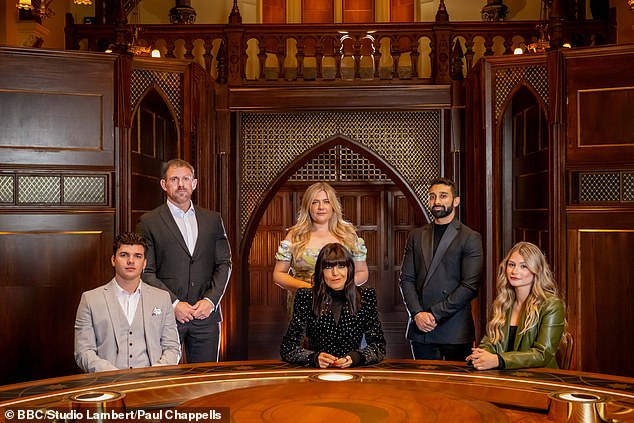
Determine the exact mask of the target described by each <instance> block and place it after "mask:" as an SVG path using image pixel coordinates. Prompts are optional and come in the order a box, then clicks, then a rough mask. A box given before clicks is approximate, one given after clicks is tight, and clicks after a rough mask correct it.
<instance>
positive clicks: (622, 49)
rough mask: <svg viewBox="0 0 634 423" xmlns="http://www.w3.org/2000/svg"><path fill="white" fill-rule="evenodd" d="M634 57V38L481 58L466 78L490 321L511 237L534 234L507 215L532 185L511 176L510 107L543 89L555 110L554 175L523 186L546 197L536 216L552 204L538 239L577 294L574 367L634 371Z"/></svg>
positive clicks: (542, 101) (473, 213)
mask: <svg viewBox="0 0 634 423" xmlns="http://www.w3.org/2000/svg"><path fill="white" fill-rule="evenodd" d="M633 61H634V46H631V45H630V46H619V47H604V48H588V49H578V50H574V49H573V50H567V49H563V50H560V51H558V52H551V53H549V54H548V55H547V56H546V55H531V56H526V55H525V56H520V57H514V58H510V59H507V58H485V59H484V60H482V61H480V62H479V63H478V65H477V66H476V67H475V68H474V72H472V73H471V74H470V76H469V77H468V78H467V80H466V82H465V84H466V89H467V90H466V92H467V95H466V98H467V104H468V105H469V107H468V108H467V115H466V124H467V128H469V127H471V128H473V130H472V131H467V132H466V146H465V156H466V157H465V158H466V160H465V167H464V172H463V174H465V175H467V176H466V177H465V186H466V187H467V191H468V192H470V193H471V194H472V199H473V200H474V201H475V202H476V203H478V204H481V206H480V207H471V208H469V209H468V211H467V213H466V214H467V216H466V219H467V220H468V221H469V222H472V223H473V224H474V225H476V229H478V230H480V232H481V233H482V234H483V236H484V239H485V255H486V263H485V266H486V272H485V284H484V288H483V292H482V293H481V300H482V301H484V302H485V303H486V304H488V305H489V306H488V307H487V310H486V312H484V310H483V313H481V315H480V316H479V318H480V320H481V321H482V322H485V321H486V318H487V315H488V312H489V308H490V304H491V302H492V299H493V298H494V296H495V284H494V280H495V273H496V266H497V263H498V262H499V260H501V258H502V257H503V256H504V254H505V253H506V250H507V249H508V244H509V239H511V238H512V242H516V241H518V240H520V239H522V235H521V233H522V231H519V232H518V231H516V230H515V229H516V227H517V223H518V221H517V220H516V218H515V215H513V216H508V215H507V214H506V211H507V210H513V209H514V208H515V206H516V205H517V204H518V203H519V201H518V198H516V196H517V195H520V193H519V192H516V187H515V184H510V183H509V182H510V181H509V172H508V167H509V166H511V167H513V164H512V163H513V161H512V160H510V159H509V157H507V156H505V155H504V151H505V149H508V148H509V147H508V146H509V144H511V143H513V142H514V141H516V138H517V136H516V135H517V134H514V133H513V131H512V130H509V129H508V127H507V125H506V124H505V116H508V115H509V110H510V109H511V111H512V112H513V113H514V112H515V110H512V109H513V108H514V107H515V104H514V98H515V97H517V96H518V95H519V94H518V93H523V94H521V95H525V93H526V91H527V90H528V91H529V92H530V93H532V96H533V97H534V103H535V107H540V108H542V109H544V110H546V111H547V116H548V134H549V135H548V144H549V145H548V171H547V177H546V178H547V184H546V188H544V189H534V190H532V192H525V193H524V194H522V195H523V196H524V197H525V198H523V199H521V202H522V203H523V202H526V201H527V200H528V201H529V202H532V203H534V204H538V205H539V204H541V205H542V206H539V207H536V208H534V211H533V215H534V217H535V219H534V220H535V222H536V223H539V222H538V220H539V221H541V220H542V219H543V217H541V213H542V210H543V209H544V206H543V205H546V210H547V211H546V218H547V221H548V222H547V225H546V227H544V229H545V230H546V232H544V231H543V230H542V233H544V234H546V235H547V236H546V237H538V238H536V239H535V240H533V239H527V240H528V241H532V242H537V243H539V244H540V247H541V248H542V249H543V250H544V251H546V252H547V257H548V260H549V262H550V264H551V266H552V267H553V270H554V272H555V275H556V279H557V282H558V284H559V287H560V289H561V292H562V294H563V295H564V297H565V298H566V303H567V307H568V314H567V319H568V330H569V331H570V332H571V333H572V335H573V337H574V355H573V360H572V368H577V369H580V370H584V371H591V372H600V373H610V374H620V375H627V376H632V375H634V364H633V358H634V357H633V354H634V338H632V336H631V335H630V334H631V333H633V332H634V326H633V325H634V308H633V307H632V303H633V300H634V297H633V292H634V262H633V261H632V260H631V257H634V219H633V218H632V216H634V126H633V125H634V124H633V123H632V122H633V120H632V116H631V114H632V110H634V88H633V87H634V76H633V74H632V72H631V71H630V70H629V68H630V67H631V63H632V62H633ZM540 69H542V70H540ZM536 72H546V73H544V74H543V75H544V76H546V74H547V78H535V75H536ZM545 93H547V94H546V95H545ZM511 114H512V113H511ZM509 190H511V192H509ZM529 211H530V210H529ZM520 223H521V222H520ZM522 225H523V223H522ZM509 231H510V232H509ZM518 234H519V235H518ZM546 238H547V239H546Z"/></svg>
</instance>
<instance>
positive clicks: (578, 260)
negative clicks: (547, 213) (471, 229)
mask: <svg viewBox="0 0 634 423" xmlns="http://www.w3.org/2000/svg"><path fill="white" fill-rule="evenodd" d="M569 238H570V240H571V245H570V246H569V251H570V252H571V254H570V259H571V260H572V263H574V264H576V269H571V272H570V276H571V277H570V278H569V280H568V283H569V284H570V286H569V290H568V292H569V303H570V306H569V307H570V308H571V311H572V312H573V313H572V314H576V317H577V321H576V322H572V325H573V326H576V323H578V325H579V326H578V331H577V332H578V333H579V334H580V335H581V337H582V339H583V342H581V343H580V346H579V349H578V351H579V357H578V358H577V360H578V365H579V366H580V367H581V368H583V369H584V370H585V371H592V372H601V373H610V374H619V375H626V376H634V338H632V336H631V334H632V333H634V307H633V306H632V304H633V298H632V293H633V292H634V261H632V260H631V259H630V258H631V256H629V254H627V252H630V253H631V252H632V251H634V230H614V229H610V230H602V229H583V230H576V231H570V236H569ZM572 263H571V264H572ZM575 305H578V309H575V307H574V306H575Z"/></svg>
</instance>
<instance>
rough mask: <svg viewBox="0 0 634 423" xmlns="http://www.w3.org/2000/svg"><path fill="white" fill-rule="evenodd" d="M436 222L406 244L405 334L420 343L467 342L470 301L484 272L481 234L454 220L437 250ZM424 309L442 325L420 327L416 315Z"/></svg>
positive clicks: (402, 280) (471, 329)
mask: <svg viewBox="0 0 634 423" xmlns="http://www.w3.org/2000/svg"><path fill="white" fill-rule="evenodd" d="M433 238H434V224H433V223H431V224H429V225H425V226H423V227H422V228H417V229H415V230H413V231H412V232H411V233H410V235H409V238H408V240H407V244H406V246H405V254H404V256H403V265H402V267H401V276H400V287H401V293H402V294H403V299H404V301H405V305H406V306H407V310H408V311H409V315H410V321H409V325H408V328H407V335H406V336H407V339H409V340H413V341H416V342H421V343H434V344H464V343H469V342H472V341H473V340H474V339H475V329H474V325H473V317H472V316H471V300H472V299H474V298H475V297H476V295H477V293H478V288H479V285H480V277H481V274H482V259H483V258H482V256H483V253H482V238H481V236H480V234H479V233H477V232H475V231H473V230H472V229H470V228H468V227H467V226H465V225H463V224H462V223H460V221H459V220H458V219H454V220H453V221H452V222H451V223H450V224H449V226H448V227H447V229H446V231H445V233H444V235H443V237H442V239H441V241H440V244H439V245H438V249H437V251H436V254H435V255H434V254H433ZM421 311H426V312H429V313H432V314H433V315H434V317H435V318H436V322H437V323H438V326H437V327H436V328H435V329H434V330H432V331H431V332H428V333H424V332H422V331H420V330H419V329H418V327H417V326H416V323H415V322H414V320H413V319H414V316H415V315H416V314H417V313H419V312H421Z"/></svg>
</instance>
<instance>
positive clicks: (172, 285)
mask: <svg viewBox="0 0 634 423" xmlns="http://www.w3.org/2000/svg"><path fill="white" fill-rule="evenodd" d="M194 209H195V211H196V221H197V222H198V238H197V240H196V246H195V247H194V253H193V254H190V252H189V249H188V248H187V244H185V239H184V238H183V235H182V234H181V232H180V230H179V229H178V226H177V225H176V222H175V221H174V217H173V216H172V213H171V212H170V209H169V207H168V206H167V204H163V205H161V206H159V207H157V208H156V209H154V210H152V211H150V212H148V213H146V214H144V215H143V216H141V219H139V223H138V225H137V231H138V232H140V233H141V234H143V236H144V237H145V239H146V241H147V243H148V252H147V255H146V258H147V266H146V267H145V271H144V273H143V280H144V281H145V282H147V283H149V284H150V285H153V286H156V287H157V288H161V289H164V290H166V291H167V292H169V294H170V297H171V299H172V302H174V301H175V300H177V299H178V300H180V301H186V302H188V303H189V304H195V303H196V302H197V301H198V300H201V299H203V298H205V297H206V298H209V299H210V300H211V301H212V302H213V303H214V310H213V312H212V313H211V315H210V316H209V318H207V319H204V320H193V321H192V323H193V324H201V325H202V324H209V323H217V322H220V321H221V320H222V314H221V310H220V300H221V299H222V296H223V295H224V292H225V289H226V287H227V283H228V282H229V276H230V274H231V250H230V248H229V242H228V241H227V235H226V233H225V228H224V225H223V223H222V218H221V217H220V214H219V213H217V212H213V211H210V210H206V209H203V208H200V207H196V206H194Z"/></svg>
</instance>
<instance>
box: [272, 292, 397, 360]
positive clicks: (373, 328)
mask: <svg viewBox="0 0 634 423" xmlns="http://www.w3.org/2000/svg"><path fill="white" fill-rule="evenodd" d="M360 292H361V307H360V309H359V310H358V312H357V314H352V313H351V311H350V307H349V305H348V303H344V304H343V306H342V308H341V315H340V317H339V322H338V323H337V322H336V321H335V317H334V316H333V313H332V311H331V310H329V311H328V312H327V313H325V314H321V315H320V316H315V315H314V314H313V311H312V304H313V292H312V289H309V288H303V289H299V290H297V295H296V296H295V304H294V309H293V310H294V312H293V318H292V320H291V322H290V323H289V325H288V330H287V332H286V335H284V338H283V340H282V345H281V346H280V354H281V356H282V359H283V360H284V361H287V362H289V363H298V364H302V365H304V366H311V365H313V361H312V357H313V356H314V355H315V354H318V353H320V352H326V353H328V354H332V355H334V356H335V357H344V356H345V355H347V354H348V353H350V352H353V351H356V352H358V353H359V354H360V355H361V357H362V360H361V362H362V363H363V364H373V363H376V362H378V361H380V360H382V359H383V357H385V337H384V336H383V329H382V328H381V322H380V321H379V316H378V312H377V309H376V304H377V301H376V293H375V291H374V289H372V288H367V289H360ZM364 335H365V339H366V344H367V346H366V347H365V348H363V349H361V340H362V339H363V336H364ZM304 336H307V337H308V348H303V347H302V341H303V339H304Z"/></svg>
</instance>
